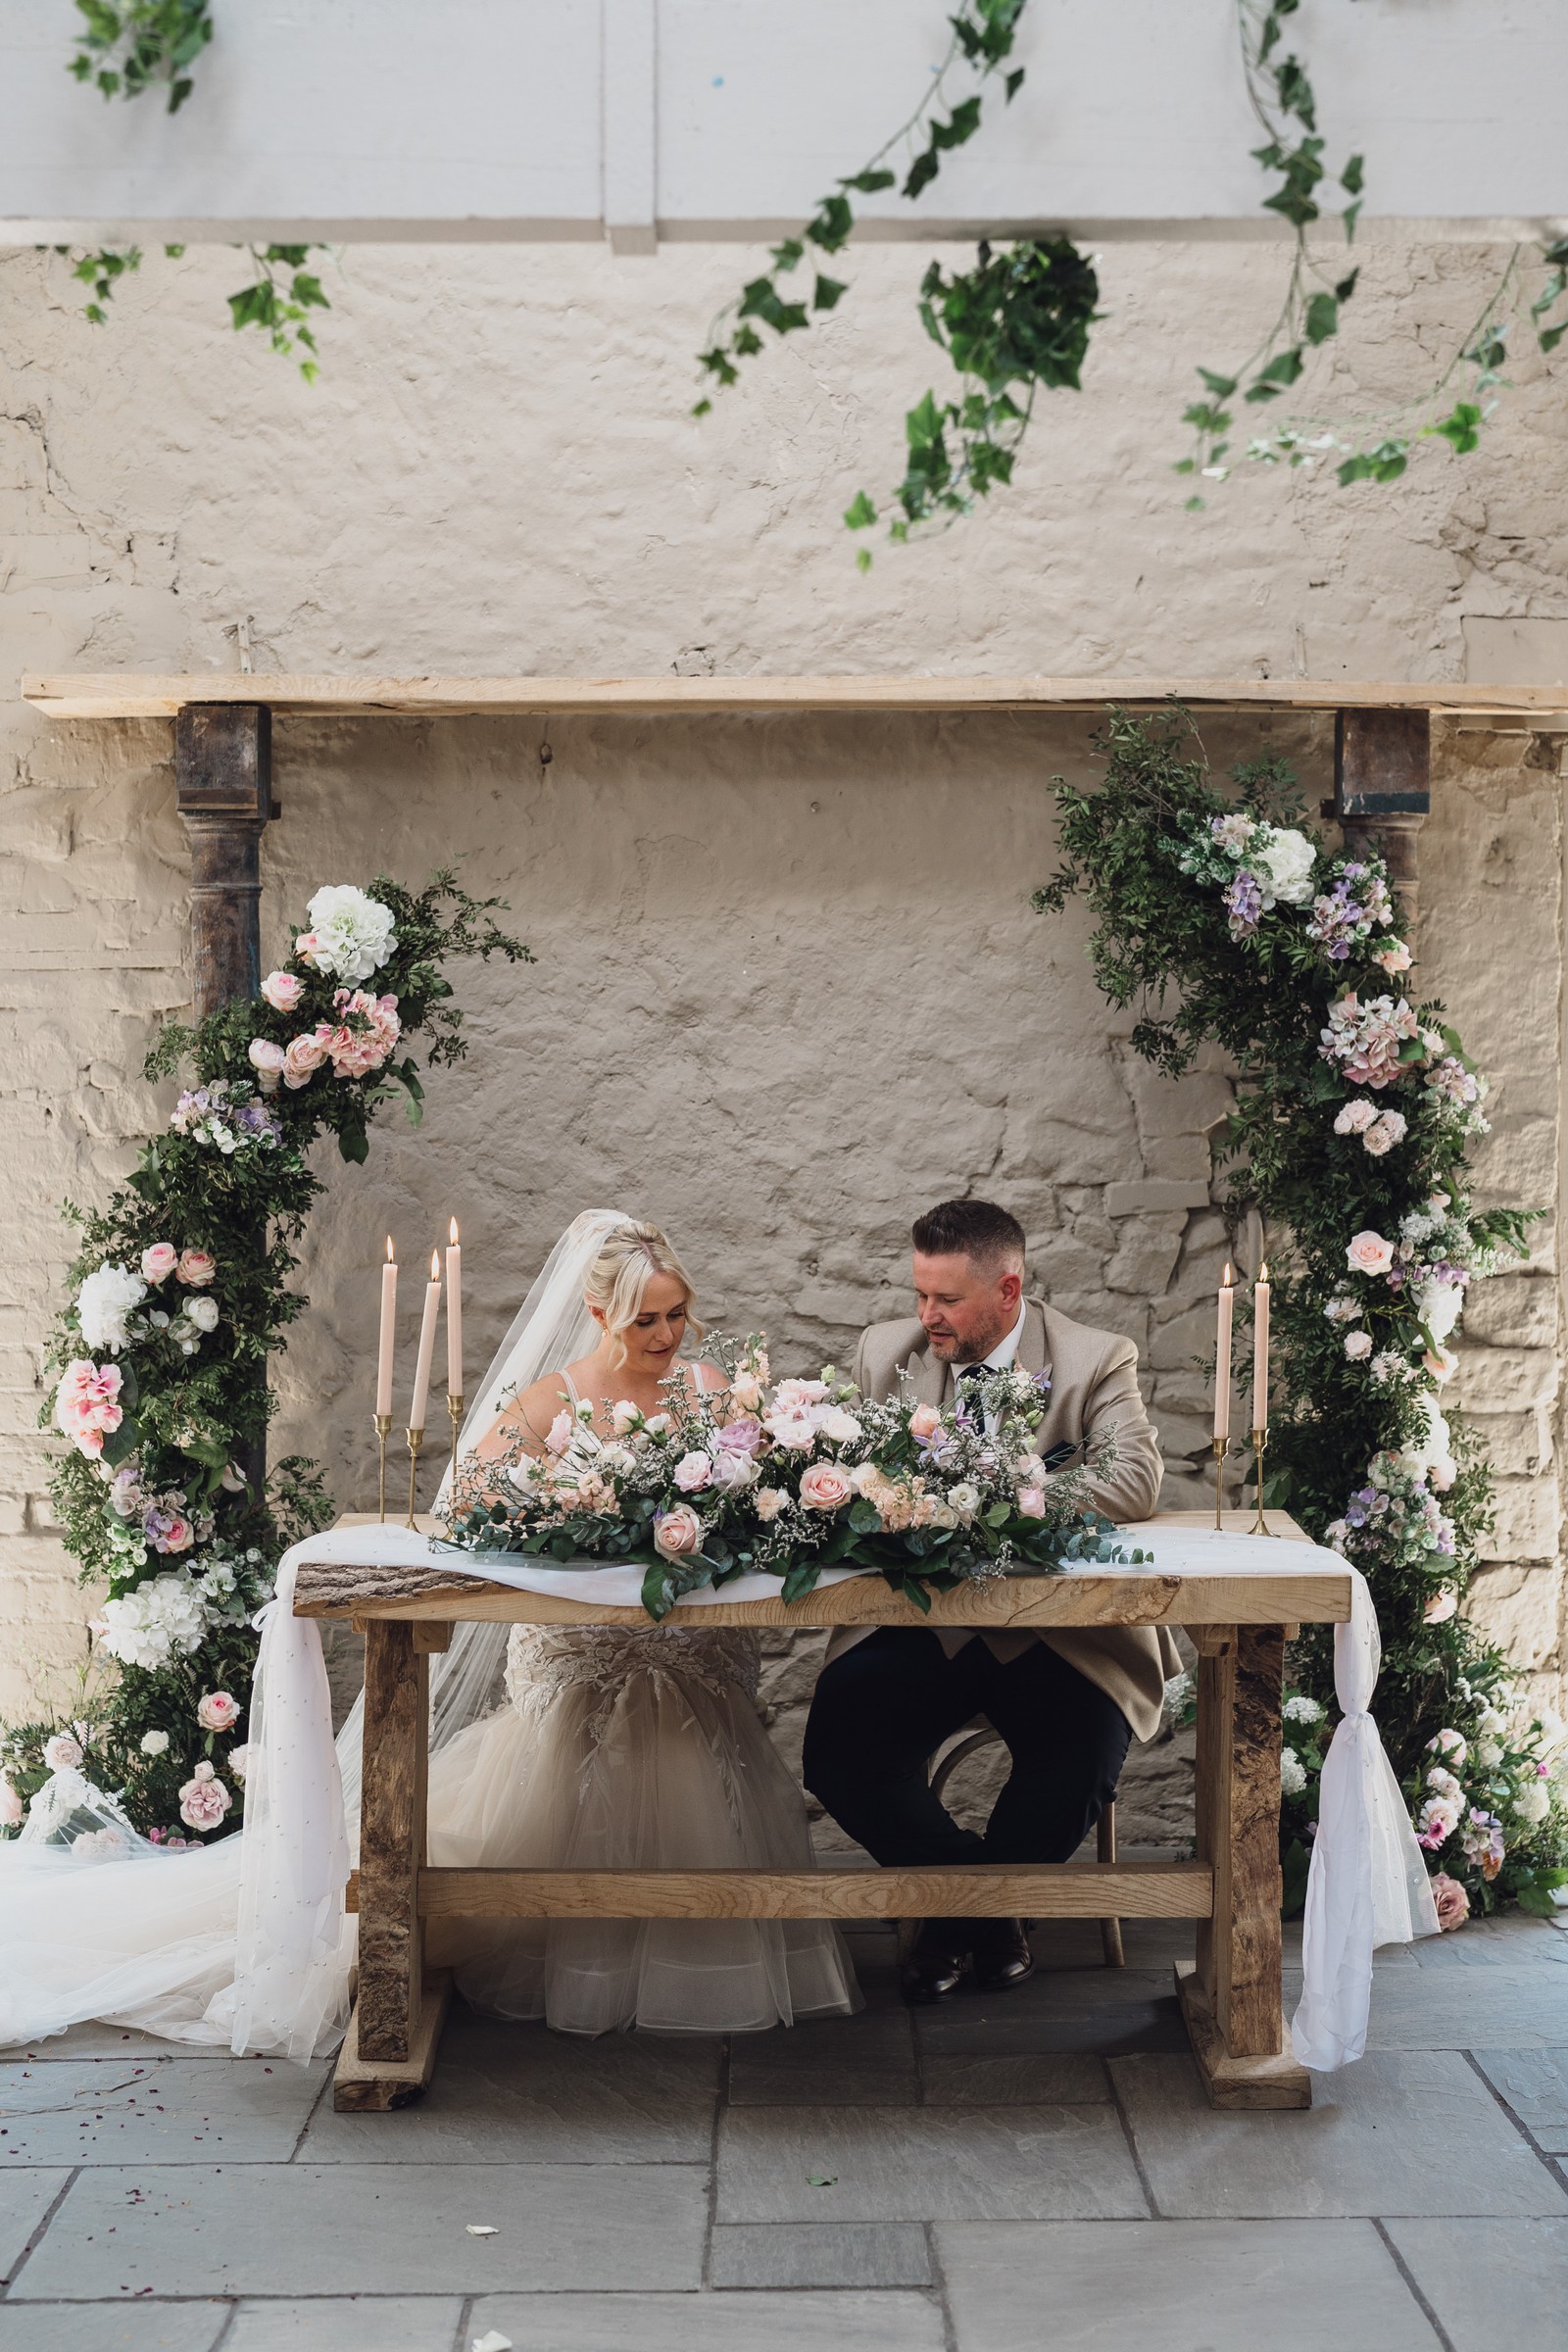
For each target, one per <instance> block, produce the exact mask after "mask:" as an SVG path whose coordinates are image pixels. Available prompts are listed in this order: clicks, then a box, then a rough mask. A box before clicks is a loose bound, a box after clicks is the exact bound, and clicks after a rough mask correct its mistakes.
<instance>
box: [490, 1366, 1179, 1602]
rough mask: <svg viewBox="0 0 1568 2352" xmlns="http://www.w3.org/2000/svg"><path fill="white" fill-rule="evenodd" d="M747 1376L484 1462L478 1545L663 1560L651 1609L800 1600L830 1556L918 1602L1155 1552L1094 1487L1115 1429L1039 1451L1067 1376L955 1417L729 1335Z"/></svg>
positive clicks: (730, 1373) (581, 1559)
mask: <svg viewBox="0 0 1568 2352" xmlns="http://www.w3.org/2000/svg"><path fill="white" fill-rule="evenodd" d="M712 1352H713V1354H714V1357H715V1360H717V1361H718V1362H720V1363H721V1365H722V1367H723V1369H724V1371H725V1374H726V1376H727V1380H728V1386H727V1387H725V1388H723V1389H718V1390H713V1391H711V1392H709V1393H707V1394H706V1395H704V1396H702V1397H693V1396H691V1395H690V1394H689V1392H688V1391H687V1389H686V1386H685V1383H684V1381H683V1380H682V1379H681V1378H680V1377H679V1376H676V1377H674V1378H672V1379H671V1380H670V1381H668V1382H666V1383H665V1384H664V1386H665V1388H666V1390H667V1392H668V1395H669V1403H668V1407H667V1409H666V1410H665V1411H663V1412H660V1413H656V1414H653V1415H651V1416H648V1415H644V1414H643V1413H642V1412H641V1410H640V1409H639V1408H638V1407H637V1406H636V1405H634V1404H632V1403H630V1402H626V1401H622V1402H620V1403H612V1402H611V1400H609V1399H607V1400H606V1403H607V1407H608V1413H607V1418H609V1419H610V1421H611V1423H612V1426H613V1434H612V1435H611V1436H610V1437H608V1438H602V1437H600V1436H599V1435H598V1434H597V1432H596V1431H595V1429H594V1426H593V1424H594V1419H595V1410H594V1406H593V1404H592V1402H591V1401H590V1400H589V1399H587V1398H584V1399H582V1400H581V1401H580V1402H579V1403H578V1404H577V1405H576V1407H575V1408H574V1409H573V1408H564V1409H563V1411H562V1412H561V1413H560V1414H559V1415H558V1416H557V1419H556V1421H555V1423H554V1425H553V1427H552V1428H551V1431H550V1434H549V1437H548V1439H547V1441H546V1444H545V1450H544V1452H543V1454H542V1455H540V1456H534V1455H531V1454H527V1453H519V1454H518V1455H517V1456H516V1457H515V1458H514V1459H513V1460H512V1461H510V1462H501V1461H496V1460H482V1459H479V1458H478V1457H476V1456H474V1455H471V1454H470V1455H469V1456H467V1457H466V1461H465V1463H464V1464H463V1466H462V1467H461V1469H460V1472H459V1477H458V1482H457V1486H456V1488H455V1490H454V1495H453V1501H452V1505H451V1511H450V1517H449V1522H448V1524H449V1533H450V1540H451V1542H452V1544H455V1545H457V1546H459V1547H461V1548H462V1549H464V1550H466V1551H469V1552H473V1553H476V1554H479V1555H481V1556H482V1555H483V1554H484V1553H485V1552H487V1551H488V1552H524V1553H531V1554H534V1555H536V1556H538V1555H543V1556H546V1557H548V1558H549V1559H551V1560H554V1561H557V1562H559V1563H561V1564H562V1565H563V1566H571V1567H578V1566H581V1567H585V1568H587V1567H594V1566H609V1565H612V1564H614V1565H618V1566H627V1565H630V1564H633V1563H635V1564H638V1565H645V1566H646V1574H645V1575H644V1578H643V1587H642V1596H643V1606H644V1607H645V1608H646V1610H647V1611H648V1614H649V1616H650V1617H653V1618H655V1619H658V1618H662V1617H665V1616H667V1615H668V1613H669V1611H670V1609H671V1608H672V1607H673V1606H674V1604H675V1602H676V1601H677V1600H678V1599H679V1598H680V1597H681V1595H682V1594H683V1593H691V1592H695V1591H696V1590H697V1589H698V1588H699V1587H700V1586H704V1585H715V1586H719V1585H724V1584H727V1583H729V1582H730V1581H731V1580H732V1579H733V1578H735V1577H739V1576H747V1575H750V1576H777V1577H778V1578H779V1579H780V1584H781V1589H782V1593H783V1597H784V1599H785V1600H786V1601H794V1600H800V1599H801V1598H803V1597H804V1595H805V1594H806V1593H809V1592H810V1591H811V1590H812V1589H813V1587H814V1586H815V1584H816V1582H817V1580H818V1578H819V1577H820V1576H821V1574H822V1572H823V1570H824V1569H826V1568H849V1569H858V1570H862V1571H864V1570H870V1571H874V1572H875V1573H877V1574H879V1575H881V1576H883V1577H885V1578H886V1579H887V1581H888V1583H889V1584H890V1585H892V1586H894V1587H895V1589H896V1590H898V1591H899V1592H902V1593H904V1594H905V1596H906V1598H907V1599H908V1600H910V1601H912V1602H913V1603H914V1605H915V1606H916V1607H917V1608H920V1609H926V1610H928V1609H929V1608H930V1605H931V1599H930V1596H931V1594H932V1593H949V1592H952V1591H953V1590H954V1588H955V1587H956V1586H957V1585H960V1584H983V1583H987V1582H990V1581H991V1580H993V1579H995V1578H998V1577H1004V1576H1047V1575H1052V1574H1054V1573H1055V1572H1057V1571H1059V1570H1060V1569H1063V1568H1065V1567H1067V1566H1069V1565H1070V1564H1072V1563H1073V1562H1090V1561H1102V1562H1103V1561H1117V1562H1132V1563H1137V1562H1141V1561H1143V1560H1144V1559H1145V1558H1146V1557H1147V1556H1148V1555H1147V1554H1146V1553H1144V1552H1143V1551H1141V1550H1129V1549H1127V1548H1126V1547H1125V1546H1123V1545H1122V1544H1119V1543H1118V1542H1117V1540H1116V1531H1115V1529H1114V1528H1113V1527H1112V1526H1111V1523H1110V1521H1109V1520H1108V1519H1106V1518H1104V1517H1103V1515H1102V1514H1101V1513H1100V1512H1099V1511H1097V1510H1096V1509H1095V1507H1094V1505H1093V1502H1092V1500H1091V1498H1090V1483H1091V1480H1092V1478H1093V1476H1094V1474H1095V1472H1096V1471H1097V1470H1103V1469H1106V1468H1108V1467H1109V1464H1110V1462H1111V1460H1112V1459H1113V1458H1114V1440H1113V1439H1111V1440H1107V1441H1106V1442H1105V1443H1104V1444H1103V1445H1102V1446H1100V1447H1099V1448H1098V1449H1097V1450H1095V1451H1094V1452H1093V1453H1092V1454H1091V1455H1090V1457H1089V1458H1088V1460H1087V1461H1086V1462H1084V1463H1081V1464H1076V1465H1070V1466H1069V1465H1063V1466H1062V1467H1060V1468H1057V1469H1054V1470H1048V1469H1047V1467H1046V1465H1045V1463H1044V1462H1043V1461H1042V1460H1041V1458H1040V1455H1039V1454H1038V1453H1037V1452H1036V1451H1035V1450H1034V1448H1033V1443H1032V1441H1033V1439H1034V1436H1035V1432H1036V1431H1037V1430H1038V1428H1039V1426H1040V1423H1041V1420H1042V1419H1043V1417H1044V1411H1045V1397H1046V1395H1047V1394H1048V1393H1049V1388H1050V1382H1049V1380H1048V1379H1047V1377H1046V1376H1045V1375H1044V1374H1042V1375H1040V1376H1039V1377H1038V1378H1037V1379H1031V1378H1030V1377H1029V1376H1028V1375H1027V1374H1026V1373H1023V1372H1019V1371H1016V1370H1006V1371H1000V1372H993V1373H990V1374H988V1375H987V1376H985V1377H984V1378H981V1379H973V1380H970V1381H967V1382H966V1383H965V1384H964V1385H965V1389H966V1391H967V1392H968V1393H967V1394H966V1395H965V1397H963V1398H962V1400H961V1401H959V1402H957V1403H956V1404H954V1405H952V1406H949V1407H948V1408H946V1409H945V1410H942V1409H939V1408H938V1407H937V1406H936V1405H933V1404H916V1403H912V1402H911V1401H909V1400H908V1399H907V1398H898V1399H895V1400H894V1401H892V1402H890V1403H886V1404H871V1403H868V1402H867V1401H866V1400H865V1399H864V1398H863V1397H861V1396H860V1394H859V1392H858V1390H857V1389H856V1388H855V1387H854V1386H853V1385H852V1384H851V1383H850V1382H848V1381H846V1380H842V1379H840V1378H839V1376H838V1374H837V1373H836V1371H835V1369H834V1367H833V1366H832V1365H831V1364H830V1365H829V1366H828V1367H827V1368H826V1370H825V1371H824V1372H823V1374H822V1377H821V1378H820V1380H781V1381H778V1382H776V1383H774V1384H773V1385H772V1386H769V1365H768V1360H767V1353H766V1348H765V1347H764V1345H763V1343H762V1341H761V1340H760V1339H758V1338H753V1339H750V1340H748V1341H746V1342H745V1344H744V1346H742V1347H741V1348H738V1349H736V1348H725V1347H724V1346H723V1344H722V1343H721V1342H720V1343H715V1344H714V1347H713V1350H712Z"/></svg>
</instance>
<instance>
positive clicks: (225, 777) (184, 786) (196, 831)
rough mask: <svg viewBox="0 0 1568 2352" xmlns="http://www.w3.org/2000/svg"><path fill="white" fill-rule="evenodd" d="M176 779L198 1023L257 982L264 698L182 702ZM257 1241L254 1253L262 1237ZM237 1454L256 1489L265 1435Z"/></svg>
mask: <svg viewBox="0 0 1568 2352" xmlns="http://www.w3.org/2000/svg"><path fill="white" fill-rule="evenodd" d="M174 783H175V789H176V797H177V800H178V806H179V813H180V815H181V816H182V817H183V819H184V822H185V831H186V833H187V834H188V835H189V837H190V937H191V964H192V972H191V1004H192V1006H193V1008H194V1011H195V1015H196V1018H197V1019H198V1020H200V1019H201V1018H202V1017H203V1015H204V1014H206V1013H209V1012H216V1011H217V1010H218V1008H219V1006H220V1005H231V1004H233V1003H234V1002H235V1000H236V999H242V998H244V999H248V998H250V997H254V996H255V994H256V992H257V989H258V988H259V987H260V986H261V979H262V833H263V829H264V828H265V826H266V825H267V822H268V820H269V818H270V817H271V816H272V815H274V814H275V813H276V812H275V810H274V808H273V805H272V713H271V711H269V710H268V709H267V707H266V705H265V704H261V703H187V704H186V706H185V708H184V709H183V710H182V711H180V713H179V715H178V717H177V718H176V719H175V721H174ZM255 1248H256V1251H257V1254H258V1256H260V1255H261V1254H262V1252H263V1251H264V1250H265V1249H266V1235H265V1234H258V1235H257V1236H256V1237H255ZM237 1452H238V1458H239V1462H240V1466H241V1468H242V1469H243V1470H244V1472H245V1475H246V1477H247V1478H248V1479H249V1481H250V1482H251V1484H252V1486H253V1487H260V1486H261V1484H262V1482H263V1480H264V1479H265V1478H266V1475H267V1442H266V1440H265V1438H264V1439H261V1440H258V1441H257V1443H256V1444H254V1445H248V1446H240V1447H239V1448H238V1449H237Z"/></svg>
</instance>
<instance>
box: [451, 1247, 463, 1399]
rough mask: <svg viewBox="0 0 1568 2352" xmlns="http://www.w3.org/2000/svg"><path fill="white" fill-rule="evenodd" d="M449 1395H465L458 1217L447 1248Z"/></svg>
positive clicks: (461, 1276) (461, 1257) (461, 1274)
mask: <svg viewBox="0 0 1568 2352" xmlns="http://www.w3.org/2000/svg"><path fill="white" fill-rule="evenodd" d="M447 1394H448V1396H449V1397H461V1396H462V1395H463V1251H462V1250H460V1249H459V1247H458V1220H457V1218H456V1217H454V1218H453V1220H452V1239H451V1241H450V1243H449V1244H448V1247H447Z"/></svg>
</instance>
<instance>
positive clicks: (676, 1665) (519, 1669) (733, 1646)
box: [507, 1625, 760, 1714]
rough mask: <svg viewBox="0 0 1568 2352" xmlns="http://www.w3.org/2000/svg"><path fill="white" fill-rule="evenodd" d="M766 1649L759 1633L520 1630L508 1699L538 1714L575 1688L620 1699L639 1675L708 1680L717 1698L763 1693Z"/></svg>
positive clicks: (510, 1660) (511, 1658)
mask: <svg viewBox="0 0 1568 2352" xmlns="http://www.w3.org/2000/svg"><path fill="white" fill-rule="evenodd" d="M759 1668H760V1645H759V1643H758V1639H757V1636H756V1635H755V1634H748V1633H742V1632H740V1631H738V1630H729V1629H721V1630H718V1631H715V1632H713V1633H711V1634H702V1633H694V1632H690V1631H688V1629H687V1628H686V1627H685V1626H668V1625H657V1626H656V1625H651V1626H649V1627H648V1629H647V1630H646V1632H645V1631H644V1630H643V1628H642V1627H640V1626H639V1627H636V1628H635V1629H633V1628H631V1627H623V1626H618V1625H581V1626H559V1625H515V1626H514V1627H513V1629H512V1638H511V1640H510V1641H509V1642H508V1643H507V1696H508V1698H509V1699H511V1701H512V1704H513V1705H514V1706H515V1708H516V1709H517V1711H518V1713H519V1714H530V1713H532V1712H533V1711H534V1710H535V1709H537V1708H540V1707H544V1706H548V1705H549V1704H550V1703H551V1702H552V1700H554V1699H557V1698H559V1697H561V1696H562V1695H563V1693H564V1691H568V1690H571V1689H573V1688H582V1687H586V1688H587V1689H588V1690H591V1691H599V1692H601V1693H603V1695H604V1697H605V1699H606V1700H607V1701H608V1700H610V1699H613V1697H614V1695H615V1693H616V1692H617V1691H619V1690H620V1689H621V1688H622V1686H623V1685H624V1684H625V1683H626V1682H627V1681H628V1680H629V1679H630V1677H631V1676H632V1675H635V1674H651V1675H656V1676H659V1677H661V1678H662V1679H667V1680H669V1681H671V1682H673V1683H676V1684H680V1683H700V1684H701V1685H702V1687H703V1688H704V1690H706V1691H709V1692H711V1695H712V1696H713V1697H714V1698H723V1697H725V1696H726V1695H727V1694H728V1693H729V1692H730V1691H743V1692H744V1693H745V1695H746V1696H747V1697H748V1698H755V1697H756V1695H757V1681H758V1673H759Z"/></svg>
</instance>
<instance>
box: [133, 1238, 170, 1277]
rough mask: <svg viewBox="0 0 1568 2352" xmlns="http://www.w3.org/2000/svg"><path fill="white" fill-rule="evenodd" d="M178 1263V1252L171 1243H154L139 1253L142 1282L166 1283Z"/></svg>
mask: <svg viewBox="0 0 1568 2352" xmlns="http://www.w3.org/2000/svg"><path fill="white" fill-rule="evenodd" d="M178 1261H179V1251H178V1250H176V1249H175V1248H174V1246H173V1244H172V1242H154V1243H153V1245H152V1247H151V1249H149V1250H143V1251H142V1253H141V1278H142V1280H143V1282H151V1283H160V1282H167V1281H168V1280H169V1277H170V1276H171V1274H172V1272H173V1271H174V1268H175V1266H176V1264H177V1263H178Z"/></svg>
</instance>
